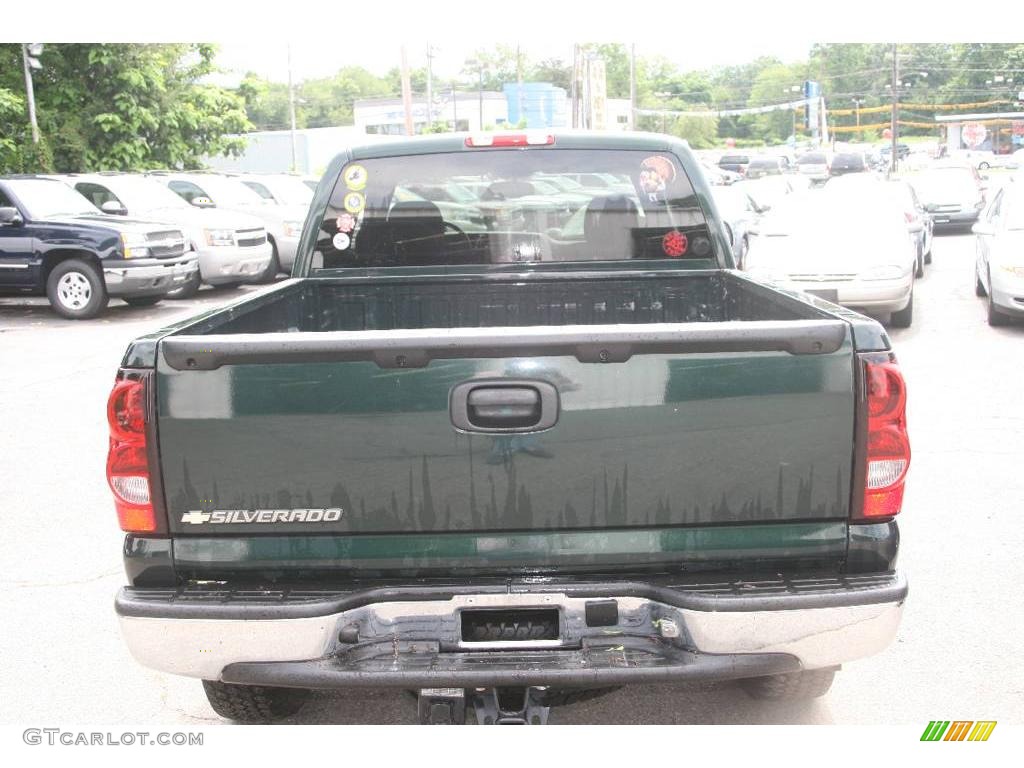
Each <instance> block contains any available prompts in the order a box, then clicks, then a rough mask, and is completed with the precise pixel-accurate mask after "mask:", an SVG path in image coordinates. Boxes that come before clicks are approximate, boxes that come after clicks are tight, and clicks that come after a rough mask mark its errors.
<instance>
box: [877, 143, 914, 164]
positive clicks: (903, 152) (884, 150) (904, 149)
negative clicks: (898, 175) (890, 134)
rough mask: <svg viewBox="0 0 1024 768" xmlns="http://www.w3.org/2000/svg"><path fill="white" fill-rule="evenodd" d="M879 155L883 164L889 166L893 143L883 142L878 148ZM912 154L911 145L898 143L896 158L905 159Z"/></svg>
mask: <svg viewBox="0 0 1024 768" xmlns="http://www.w3.org/2000/svg"><path fill="white" fill-rule="evenodd" d="M878 156H879V160H880V162H881V165H882V166H884V167H886V168H888V167H889V165H890V164H891V162H890V161H891V160H892V143H891V142H890V143H887V144H883V145H882V146H880V147H879V148H878ZM909 156H910V145H909V144H904V143H903V142H899V143H898V144H897V145H896V159H897V160H904V159H906V158H907V157H909Z"/></svg>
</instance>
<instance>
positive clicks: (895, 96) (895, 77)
mask: <svg viewBox="0 0 1024 768" xmlns="http://www.w3.org/2000/svg"><path fill="white" fill-rule="evenodd" d="M896 47H897V46H896V43H893V44H892V127H891V129H890V132H891V133H892V157H890V158H889V172H890V173H896V155H897V152H896V143H897V142H896V132H897V131H898V130H899V127H898V126H899V123H898V122H897V117H898V115H897V110H898V109H899V85H900V60H899V55H898V54H897V52H896Z"/></svg>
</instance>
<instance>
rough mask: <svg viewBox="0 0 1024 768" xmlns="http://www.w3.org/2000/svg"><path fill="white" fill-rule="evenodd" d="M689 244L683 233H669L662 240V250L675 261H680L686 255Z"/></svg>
mask: <svg viewBox="0 0 1024 768" xmlns="http://www.w3.org/2000/svg"><path fill="white" fill-rule="evenodd" d="M689 244H690V243H689V241H688V240H687V239H686V235H684V234H683V233H682V232H669V233H667V234H666V235H665V236H664V237H663V238H661V250H663V251H664V252H665V255H666V256H670V257H671V258H673V259H678V258H679V257H680V256H682V255H683V254H684V253H686V249H687V247H688V246H689Z"/></svg>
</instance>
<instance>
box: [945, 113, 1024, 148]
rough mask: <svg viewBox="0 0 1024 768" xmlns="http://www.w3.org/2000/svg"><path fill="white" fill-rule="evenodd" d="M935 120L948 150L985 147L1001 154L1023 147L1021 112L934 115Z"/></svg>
mask: <svg viewBox="0 0 1024 768" xmlns="http://www.w3.org/2000/svg"><path fill="white" fill-rule="evenodd" d="M935 122H936V123H938V124H939V125H940V126H942V127H943V128H944V129H945V137H946V138H945V144H946V148H947V149H948V150H949V151H955V150H958V149H981V150H986V149H987V150H991V151H993V152H995V153H996V154H1000V155H1001V154H1007V153H1009V152H1014V151H1016V150H1018V149H1021V148H1022V147H1024V112H986V113H981V114H976V115H936V116H935Z"/></svg>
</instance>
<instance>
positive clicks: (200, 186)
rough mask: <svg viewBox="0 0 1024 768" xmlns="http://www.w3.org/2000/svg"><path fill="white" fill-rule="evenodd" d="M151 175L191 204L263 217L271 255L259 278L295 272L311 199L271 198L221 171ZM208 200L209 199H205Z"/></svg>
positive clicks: (271, 278)
mask: <svg viewBox="0 0 1024 768" xmlns="http://www.w3.org/2000/svg"><path fill="white" fill-rule="evenodd" d="M150 175H151V176H152V178H154V179H156V180H157V181H159V182H160V183H162V184H166V185H167V187H168V188H169V189H170V190H171V191H173V192H175V193H177V194H178V195H179V196H180V197H181V198H182V199H183V200H184V201H185V202H187V203H189V204H191V205H198V206H199V207H208V206H212V207H214V208H217V209H218V210H224V211H234V212H236V213H242V214H246V215H248V216H252V217H254V218H256V219H259V221H260V222H261V223H262V225H263V227H264V228H265V229H266V238H267V242H268V243H270V248H271V256H270V262H269V263H268V264H267V268H266V269H265V270H264V271H263V273H262V274H260V275H258V276H257V278H256V282H258V283H269V282H270V281H272V280H273V279H274V278H275V277H276V276H277V275H278V274H279V273H280V272H282V271H283V272H291V269H292V264H294V263H295V249H296V247H297V246H298V244H299V237H300V236H301V235H302V224H303V222H304V221H305V219H306V213H307V212H308V210H309V202H308V201H307V202H305V203H301V202H300V203H292V204H289V205H278V204H276V203H274V202H268V201H267V200H265V199H264V198H263V197H261V196H260V195H259V194H257V193H256V192H255V191H254V190H252V189H251V188H250V187H248V186H247V185H245V184H243V183H242V181H241V180H240V179H237V178H232V177H230V176H224V175H221V174H218V173H177V172H167V171H161V172H154V173H152V174H150ZM204 200H205V201H206V202H201V201H204Z"/></svg>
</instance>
